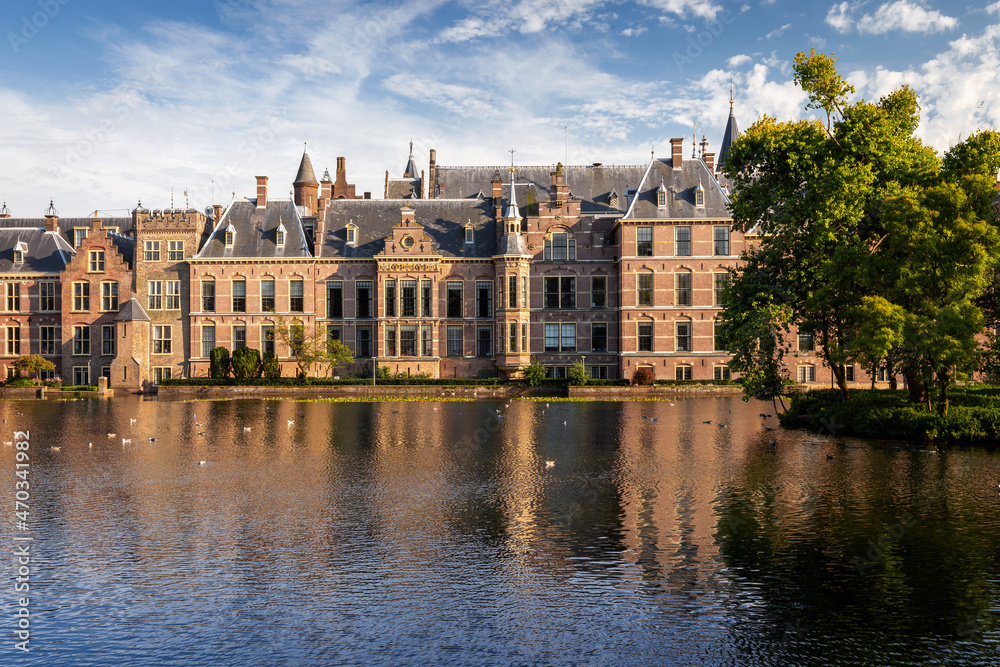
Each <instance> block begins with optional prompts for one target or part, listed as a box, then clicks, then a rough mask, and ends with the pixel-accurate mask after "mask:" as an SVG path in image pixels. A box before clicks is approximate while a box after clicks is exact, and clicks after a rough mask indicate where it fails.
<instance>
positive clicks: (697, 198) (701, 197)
mask: <svg viewBox="0 0 1000 667" xmlns="http://www.w3.org/2000/svg"><path fill="white" fill-rule="evenodd" d="M694 205H695V206H704V205H705V188H704V187H702V185H701V183H699V184H698V187H697V188H695V189H694Z"/></svg>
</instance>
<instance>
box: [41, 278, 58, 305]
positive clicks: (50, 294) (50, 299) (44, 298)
mask: <svg viewBox="0 0 1000 667" xmlns="http://www.w3.org/2000/svg"><path fill="white" fill-rule="evenodd" d="M55 309H56V284H55V283H50V282H44V283H38V310H55Z"/></svg>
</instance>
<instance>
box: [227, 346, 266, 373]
mask: <svg viewBox="0 0 1000 667" xmlns="http://www.w3.org/2000/svg"><path fill="white" fill-rule="evenodd" d="M229 364H230V366H231V367H232V369H233V376H234V377H236V379H238V380H244V379H246V378H253V377H258V376H259V375H260V371H261V368H260V352H258V351H257V350H255V349H253V348H250V347H241V348H239V349H236V350H233V357H232V359H230V361H229Z"/></svg>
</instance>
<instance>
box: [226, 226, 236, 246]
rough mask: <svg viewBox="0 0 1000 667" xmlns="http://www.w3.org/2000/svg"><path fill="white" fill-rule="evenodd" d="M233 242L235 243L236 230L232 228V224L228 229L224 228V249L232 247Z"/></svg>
mask: <svg viewBox="0 0 1000 667" xmlns="http://www.w3.org/2000/svg"><path fill="white" fill-rule="evenodd" d="M235 241H236V228H235V227H233V225H232V224H230V225H229V226H228V227H226V247H227V248H231V247H233V243H235Z"/></svg>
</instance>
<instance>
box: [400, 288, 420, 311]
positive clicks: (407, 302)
mask: <svg viewBox="0 0 1000 667" xmlns="http://www.w3.org/2000/svg"><path fill="white" fill-rule="evenodd" d="M399 292H400V302H401V303H400V310H401V311H402V315H403V317H416V316H417V281H416V280H401V281H399Z"/></svg>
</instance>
